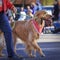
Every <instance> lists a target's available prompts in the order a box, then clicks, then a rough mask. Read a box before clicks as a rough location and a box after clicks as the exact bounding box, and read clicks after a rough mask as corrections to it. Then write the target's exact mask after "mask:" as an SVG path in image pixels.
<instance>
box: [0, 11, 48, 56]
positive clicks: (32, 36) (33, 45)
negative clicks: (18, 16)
mask: <svg viewBox="0 0 60 60" xmlns="http://www.w3.org/2000/svg"><path fill="white" fill-rule="evenodd" d="M46 17H47V13H46V12H45V11H37V12H36V14H35V15H34V18H32V19H30V20H29V21H26V20H25V21H16V22H15V26H14V28H13V30H12V34H13V40H14V51H15V53H16V42H17V37H18V38H20V39H21V40H22V41H23V42H24V44H25V48H26V51H27V53H28V56H30V57H33V56H36V54H34V55H33V54H32V50H34V52H35V53H36V51H38V52H39V54H40V55H41V56H43V57H44V56H45V54H44V53H43V51H42V49H41V47H40V46H39V45H38V43H37V39H39V36H40V35H41V32H42V29H43V27H44V20H45V18H46ZM2 49H3V48H1V49H0V52H2ZM1 54H2V53H1ZM1 54H0V55H1ZM1 56H2V55H1Z"/></svg>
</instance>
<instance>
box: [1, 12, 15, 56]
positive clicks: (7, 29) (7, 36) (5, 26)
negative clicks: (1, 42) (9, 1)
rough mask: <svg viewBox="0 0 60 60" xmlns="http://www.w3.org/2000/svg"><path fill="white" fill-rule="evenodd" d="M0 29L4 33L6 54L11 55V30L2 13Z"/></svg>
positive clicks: (12, 49) (12, 52) (12, 50)
mask: <svg viewBox="0 0 60 60" xmlns="http://www.w3.org/2000/svg"><path fill="white" fill-rule="evenodd" d="M0 30H1V31H2V32H3V33H4V37H5V42H6V47H7V53H8V56H13V55H14V48H13V40H12V30H11V26H10V24H9V22H8V18H7V16H6V15H5V14H4V13H0Z"/></svg>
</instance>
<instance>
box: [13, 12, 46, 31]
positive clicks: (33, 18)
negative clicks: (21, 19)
mask: <svg viewBox="0 0 60 60" xmlns="http://www.w3.org/2000/svg"><path fill="white" fill-rule="evenodd" d="M16 14H19V15H20V13H16ZM21 15H23V14H21ZM46 15H47V13H46V14H44V15H43V17H42V18H44V17H45V16H46ZM23 16H29V15H23ZM29 17H30V16H29ZM35 19H37V20H40V19H39V18H38V17H37V16H35V15H34V17H32V18H30V19H29V20H35ZM12 23H13V26H12V30H13V29H14V27H15V23H16V21H13V22H12Z"/></svg>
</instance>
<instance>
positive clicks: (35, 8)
mask: <svg viewBox="0 0 60 60" xmlns="http://www.w3.org/2000/svg"><path fill="white" fill-rule="evenodd" d="M31 9H32V10H33V14H35V13H36V11H37V10H38V7H37V5H36V3H34V2H32V3H31Z"/></svg>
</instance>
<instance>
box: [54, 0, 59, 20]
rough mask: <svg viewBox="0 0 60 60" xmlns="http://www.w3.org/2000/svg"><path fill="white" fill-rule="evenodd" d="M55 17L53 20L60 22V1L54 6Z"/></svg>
mask: <svg viewBox="0 0 60 60" xmlns="http://www.w3.org/2000/svg"><path fill="white" fill-rule="evenodd" d="M53 16H54V18H53V20H60V0H57V2H56V3H55V4H54V10H53Z"/></svg>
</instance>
